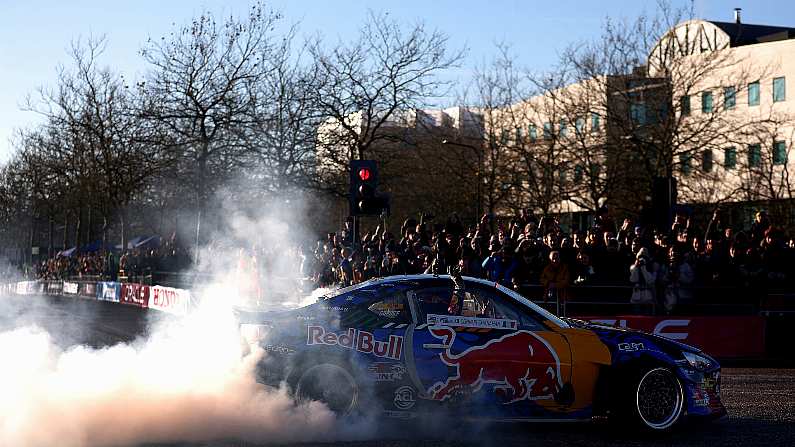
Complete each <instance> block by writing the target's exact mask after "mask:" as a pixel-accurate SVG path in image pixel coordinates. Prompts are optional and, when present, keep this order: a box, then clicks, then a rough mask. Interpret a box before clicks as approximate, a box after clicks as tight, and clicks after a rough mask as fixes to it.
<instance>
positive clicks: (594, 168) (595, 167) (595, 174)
mask: <svg viewBox="0 0 795 447" xmlns="http://www.w3.org/2000/svg"><path fill="white" fill-rule="evenodd" d="M590 168H591V169H590V171H591V172H590V176H591V179H595V178H599V173H600V172H601V171H602V167H601V166H599V164H598V163H593V164H591V166H590Z"/></svg>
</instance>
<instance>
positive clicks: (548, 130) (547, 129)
mask: <svg viewBox="0 0 795 447" xmlns="http://www.w3.org/2000/svg"><path fill="white" fill-rule="evenodd" d="M544 139H545V140H551V139H552V123H544Z"/></svg>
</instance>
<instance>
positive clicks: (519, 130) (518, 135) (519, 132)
mask: <svg viewBox="0 0 795 447" xmlns="http://www.w3.org/2000/svg"><path fill="white" fill-rule="evenodd" d="M515 136H516V143H517V144H518V143H519V142H521V141H522V128H521V127H517V128H516V133H515Z"/></svg>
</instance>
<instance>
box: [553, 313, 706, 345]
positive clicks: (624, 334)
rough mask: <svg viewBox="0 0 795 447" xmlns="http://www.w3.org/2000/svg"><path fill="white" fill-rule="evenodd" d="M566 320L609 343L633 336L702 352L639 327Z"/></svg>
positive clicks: (616, 342) (655, 342) (614, 343)
mask: <svg viewBox="0 0 795 447" xmlns="http://www.w3.org/2000/svg"><path fill="white" fill-rule="evenodd" d="M564 320H565V321H566V322H567V323H569V324H570V325H571V326H574V327H579V328H583V329H589V330H592V331H594V332H596V333H597V334H599V335H600V338H601V339H602V341H603V342H605V343H606V344H608V345H617V344H618V343H620V342H622V341H624V340H625V339H627V338H628V337H630V336H632V337H633V338H643V339H647V340H649V341H652V342H654V344H656V345H658V346H660V347H666V348H668V349H670V350H672V351H675V350H679V351H688V352H695V353H701V352H702V351H701V349H699V348H697V347H695V346H691V345H688V344H686V343H682V342H679V341H676V340H672V339H670V338H666V337H663V336H661V335H655V334H650V333H648V332H643V331H639V330H637V329H631V328H621V327H615V326H607V325H604V324H599V323H591V322H589V321H585V320H578V319H576V318H565V319H564Z"/></svg>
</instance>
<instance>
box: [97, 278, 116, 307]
mask: <svg viewBox="0 0 795 447" xmlns="http://www.w3.org/2000/svg"><path fill="white" fill-rule="evenodd" d="M120 297H121V284H120V283H117V282H108V281H102V282H98V283H97V299H98V300H102V301H114V302H117V303H118V302H119V298H120Z"/></svg>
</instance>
